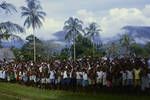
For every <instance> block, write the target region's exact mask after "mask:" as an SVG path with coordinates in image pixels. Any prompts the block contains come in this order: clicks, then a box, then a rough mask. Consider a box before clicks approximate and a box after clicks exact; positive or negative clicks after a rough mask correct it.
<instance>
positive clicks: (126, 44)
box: [120, 34, 134, 56]
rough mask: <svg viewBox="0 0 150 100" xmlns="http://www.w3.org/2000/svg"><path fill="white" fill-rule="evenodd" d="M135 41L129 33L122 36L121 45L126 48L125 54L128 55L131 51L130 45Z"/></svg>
mask: <svg viewBox="0 0 150 100" xmlns="http://www.w3.org/2000/svg"><path fill="white" fill-rule="evenodd" d="M133 42H134V39H133V38H132V37H130V36H129V35H128V34H124V35H122V36H121V39H120V43H121V46H122V47H124V48H125V55H126V56H128V55H129V53H130V46H131V44H132V43H133Z"/></svg>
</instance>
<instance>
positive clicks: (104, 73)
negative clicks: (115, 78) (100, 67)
mask: <svg viewBox="0 0 150 100" xmlns="http://www.w3.org/2000/svg"><path fill="white" fill-rule="evenodd" d="M106 77H107V73H106V72H103V79H104V80H105V79H106Z"/></svg>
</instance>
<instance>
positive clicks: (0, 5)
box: [0, 1, 17, 13]
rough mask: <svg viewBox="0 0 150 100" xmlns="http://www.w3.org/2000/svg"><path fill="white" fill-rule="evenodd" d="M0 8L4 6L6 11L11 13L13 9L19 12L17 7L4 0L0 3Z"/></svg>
mask: <svg viewBox="0 0 150 100" xmlns="http://www.w3.org/2000/svg"><path fill="white" fill-rule="evenodd" d="M0 8H2V9H3V10H5V12H6V13H11V12H12V11H15V12H17V10H16V7H15V6H14V5H12V4H10V3H7V2H6V1H3V2H2V3H1V4H0Z"/></svg>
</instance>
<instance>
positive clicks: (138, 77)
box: [0, 57, 150, 91]
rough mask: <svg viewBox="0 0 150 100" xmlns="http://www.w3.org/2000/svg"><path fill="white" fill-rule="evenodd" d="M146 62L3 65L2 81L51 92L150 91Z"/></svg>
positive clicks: (84, 60) (106, 60) (0, 67)
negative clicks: (57, 90)
mask: <svg viewBox="0 0 150 100" xmlns="http://www.w3.org/2000/svg"><path fill="white" fill-rule="evenodd" d="M148 66H149V64H148V59H145V58H114V59H110V58H106V57H101V58H90V57H85V58H80V59H77V60H76V61H72V60H53V61H51V62H36V63H33V62H32V61H26V62H25V61H22V62H21V61H20V62H17V61H14V62H9V63H8V62H1V63H0V80H1V81H8V82H18V83H20V84H25V85H29V86H36V87H39V88H50V89H64V90H70V89H71V90H73V91H80V90H81V89H83V90H87V89H89V90H90V89H91V90H94V91H96V90H102V89H103V90H105V89H106V90H109V89H121V90H128V91H129V90H137V89H138V90H142V91H149V89H150V69H149V67H148Z"/></svg>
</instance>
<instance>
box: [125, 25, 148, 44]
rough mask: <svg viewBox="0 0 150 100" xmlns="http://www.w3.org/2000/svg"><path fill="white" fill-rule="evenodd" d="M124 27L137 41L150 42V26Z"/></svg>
mask: <svg viewBox="0 0 150 100" xmlns="http://www.w3.org/2000/svg"><path fill="white" fill-rule="evenodd" d="M122 29H123V30H125V31H126V32H127V33H128V34H129V35H130V36H132V37H133V38H134V39H135V40H136V42H137V43H142V44H144V43H147V42H150V26H125V27H123V28H122Z"/></svg>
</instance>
